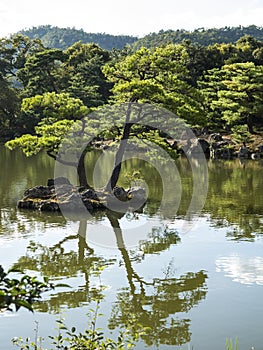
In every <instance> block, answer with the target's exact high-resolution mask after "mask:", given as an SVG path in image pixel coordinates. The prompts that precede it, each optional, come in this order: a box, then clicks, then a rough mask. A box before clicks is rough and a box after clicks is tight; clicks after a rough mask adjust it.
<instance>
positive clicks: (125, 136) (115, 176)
mask: <svg viewBox="0 0 263 350" xmlns="http://www.w3.org/2000/svg"><path fill="white" fill-rule="evenodd" d="M131 108H132V102H130V103H129V105H128V109H127V112H126V120H125V125H124V129H123V133H122V137H121V143H120V146H119V148H118V151H117V153H116V157H115V163H114V169H113V171H112V174H111V177H110V179H109V181H108V183H107V185H106V190H107V191H111V190H112V189H113V188H114V187H115V186H116V184H117V182H118V180H119V176H120V172H121V166H122V159H123V155H124V152H125V150H126V146H127V143H128V140H129V137H130V131H131V127H132V125H133V123H130V116H131Z"/></svg>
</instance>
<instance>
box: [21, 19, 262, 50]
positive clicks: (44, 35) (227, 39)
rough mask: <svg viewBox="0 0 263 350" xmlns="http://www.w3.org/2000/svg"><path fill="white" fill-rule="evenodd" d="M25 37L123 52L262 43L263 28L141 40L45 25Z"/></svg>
mask: <svg viewBox="0 0 263 350" xmlns="http://www.w3.org/2000/svg"><path fill="white" fill-rule="evenodd" d="M19 33H20V34H22V35H25V36H28V37H30V38H31V39H37V38H38V39H40V40H41V41H42V43H43V44H44V45H45V46H46V47H50V48H57V49H62V50H65V49H66V48H67V47H69V46H71V45H73V44H74V43H75V42H77V41H82V42H83V43H96V44H98V45H99V46H100V47H101V48H102V49H105V50H112V49H114V48H115V49H119V50H120V49H123V47H125V46H129V47H130V48H131V49H132V50H138V49H139V48H141V47H147V48H153V47H156V46H163V45H167V44H179V43H181V42H182V41H183V40H191V42H192V43H193V44H196V45H203V46H208V45H212V44H216V43H218V44H222V43H235V42H236V41H237V40H239V39H240V38H241V37H243V36H246V35H249V36H252V37H253V38H255V39H257V40H259V41H262V40H263V28H262V27H258V26H255V25H251V26H248V27H243V26H238V27H223V28H210V29H206V28H198V29H195V30H194V31H188V30H184V29H178V30H160V31H159V32H158V33H150V34H148V35H145V36H144V37H142V38H140V39H139V38H137V37H135V36H129V35H110V34H106V33H86V32H85V31H83V29H75V28H59V27H53V26H51V25H43V26H39V27H33V28H30V29H25V30H21V31H20V32H19Z"/></svg>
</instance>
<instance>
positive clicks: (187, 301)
mask: <svg viewBox="0 0 263 350" xmlns="http://www.w3.org/2000/svg"><path fill="white" fill-rule="evenodd" d="M98 159H99V160H98ZM97 160H98V163H97V164H96V169H97V170H96V178H93V177H92V176H91V175H90V176H89V182H90V183H95V185H96V186H97V187H101V186H103V185H105V183H106V181H107V178H108V175H109V173H110V169H111V160H112V155H111V153H110V152H104V153H103V154H102V153H99V152H93V153H90V154H87V164H86V165H87V172H88V174H91V173H92V171H91V169H93V167H94V164H95V163H96V161H97ZM0 164H1V166H2V169H1V178H0V181H1V185H0V257H1V259H0V264H2V265H3V267H4V268H6V269H7V268H10V267H14V266H15V267H18V268H19V269H21V270H23V271H25V272H26V273H28V274H30V275H36V276H38V277H40V278H41V276H49V277H50V279H51V281H53V282H55V283H58V282H62V283H66V284H68V285H70V286H71V288H65V287H63V288H57V289H55V291H54V290H53V291H50V292H46V293H44V294H43V299H42V300H41V301H40V302H39V303H37V304H35V313H34V314H32V313H30V312H28V311H27V310H23V309H21V310H19V312H17V313H7V312H3V313H2V314H0V349H1V350H2V349H3V350H9V349H12V345H11V339H12V338H13V337H16V336H22V337H24V338H26V337H28V336H29V337H30V338H31V339H34V338H35V331H34V329H36V325H37V328H38V335H39V336H41V337H43V338H44V340H43V345H44V347H47V348H48V347H49V346H50V339H49V338H48V335H54V336H55V335H57V331H56V330H55V328H56V320H57V319H59V318H61V317H63V318H65V323H66V324H67V325H68V326H70V327H71V326H75V327H77V329H78V330H79V331H83V330H84V329H85V327H86V326H87V324H88V321H89V320H90V316H89V315H88V313H89V312H90V309H91V308H93V309H94V308H95V307H96V305H97V304H98V303H99V312H100V313H101V314H103V315H102V316H100V317H98V319H97V322H96V326H97V327H101V328H103V331H104V333H105V334H106V335H107V336H109V337H113V338H114V337H117V334H118V332H119V330H120V329H122V328H123V327H130V328H131V329H132V331H133V332H134V333H136V332H138V331H140V329H141V327H147V328H146V331H145V334H144V335H142V336H141V338H140V339H139V341H138V343H137V345H136V349H145V348H149V349H170V348H171V349H188V348H189V346H193V348H194V349H202V350H206V349H207V350H208V349H209V350H211V349H212V348H213V349H224V348H225V340H226V338H232V339H235V338H236V337H238V339H239V345H240V349H249V348H251V346H254V347H255V349H260V348H261V347H262V344H263V336H262V330H261V328H262V327H261V325H262V321H263V299H262V292H263V200H262V193H263V177H262V170H263V161H262V160H259V161H247V160H245V161H240V160H238V159H236V160H233V161H210V160H209V161H208V163H207V167H208V194H207V197H206V201H205V205H204V208H203V209H202V211H201V213H194V212H193V211H191V212H189V210H188V209H189V205H190V203H191V200H192V194H193V171H197V177H198V176H200V182H199V184H200V186H201V184H202V180H203V179H201V177H202V173H200V174H198V160H197V163H196V165H195V166H196V168H195V169H193V168H192V166H191V165H190V164H189V162H188V160H187V159H179V160H177V161H176V162H175V167H176V176H175V177H174V175H175V174H171V169H170V166H169V164H165V163H164V164H163V165H162V176H160V174H159V173H158V171H157V170H156V169H154V168H153V166H152V165H151V164H150V163H149V162H147V161H145V160H144V159H139V157H137V159H135V158H132V159H128V160H127V161H126V162H125V163H124V166H123V176H122V178H121V181H120V184H121V185H123V187H128V186H129V184H130V183H129V182H130V177H129V174H131V173H132V172H133V170H134V169H135V170H139V171H140V176H141V179H143V182H144V183H146V184H147V187H148V188H147V190H148V200H147V204H146V205H145V206H144V207H143V208H142V209H140V210H138V211H137V212H132V211H128V212H126V213H114V212H111V211H101V212H97V213H94V215H88V216H87V217H85V216H82V217H80V218H79V219H77V218H75V219H74V217H73V218H70V217H68V218H65V217H64V216H63V215H61V214H58V213H44V212H38V211H35V212H33V211H26V210H18V209H17V206H16V203H17V201H18V200H19V199H21V198H22V196H23V193H24V191H25V190H26V189H27V188H30V187H33V186H36V185H43V184H44V185H45V184H46V183H47V180H48V179H49V178H52V177H54V162H53V160H52V159H50V158H48V157H47V156H46V155H45V154H39V155H38V156H35V157H31V158H26V157H25V156H24V155H22V154H21V153H20V152H10V151H8V150H6V149H5V148H3V147H2V148H1V149H0ZM176 179H177V180H178V181H176V183H175V180H176ZM196 186H197V185H196ZM199 193H200V201H201V197H202V189H199ZM175 199H176V200H175ZM195 200H197V201H198V198H195Z"/></svg>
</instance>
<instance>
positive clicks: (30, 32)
mask: <svg viewBox="0 0 263 350" xmlns="http://www.w3.org/2000/svg"><path fill="white" fill-rule="evenodd" d="M19 33H20V34H22V35H25V36H28V37H29V38H31V39H36V38H38V39H40V40H41V41H42V43H43V44H44V45H45V46H46V47H50V48H57V49H62V50H65V49H66V48H67V47H69V46H71V45H73V44H74V43H75V42H77V41H81V42H83V43H84V44H87V43H96V44H98V45H99V46H100V47H101V48H102V49H105V50H112V49H114V48H115V49H122V48H123V47H124V46H125V45H128V44H133V43H134V42H135V41H137V40H138V38H136V37H132V36H129V35H110V34H106V33H86V32H84V31H83V30H82V29H75V28H59V27H53V26H50V25H45V26H39V27H33V28H31V29H25V30H21V31H20V32H19Z"/></svg>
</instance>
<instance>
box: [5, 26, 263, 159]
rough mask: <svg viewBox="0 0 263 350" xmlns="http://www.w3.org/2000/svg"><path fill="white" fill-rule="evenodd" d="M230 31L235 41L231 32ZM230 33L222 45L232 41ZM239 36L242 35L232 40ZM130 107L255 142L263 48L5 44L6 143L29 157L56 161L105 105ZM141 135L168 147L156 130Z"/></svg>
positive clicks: (255, 43) (250, 43)
mask: <svg viewBox="0 0 263 350" xmlns="http://www.w3.org/2000/svg"><path fill="white" fill-rule="evenodd" d="M249 28H250V30H251V31H253V30H255V31H256V32H257V33H261V32H262V30H261V29H260V28H257V27H254V26H251V27H249ZM40 29H41V27H40ZM247 29H248V28H247ZM243 30H245V28H243ZM215 32H216V31H215ZM219 32H220V31H219V30H218V33H219ZM225 32H226V34H227V35H226V38H228V40H229V39H230V35H229V33H230V30H226V31H225ZM163 33H164V32H163ZM196 33H198V34H199V35H200V37H201V36H202V35H204V32H202V31H200V30H198V31H197V32H196ZM208 33H209V31H208ZM222 33H223V31H222V32H221V34H220V35H221V40H219V41H227V40H223V38H222ZM238 33H239V34H241V33H242V30H241V28H239V29H238V28H236V30H235V31H234V32H233V35H232V37H233V38H234V39H236V37H237V36H238ZM123 102H127V103H128V102H139V103H144V102H147V103H150V104H152V105H156V106H160V107H162V108H165V109H166V110H168V111H170V112H172V113H174V114H176V115H177V116H178V117H180V118H181V119H182V120H184V121H185V122H186V123H187V124H188V125H189V126H190V127H192V128H195V129H196V128H199V129H202V130H206V132H207V133H209V132H210V133H211V132H215V131H219V132H222V131H223V132H226V131H227V132H228V133H229V132H230V133H231V132H232V133H234V134H235V135H237V134H240V135H241V136H242V135H243V137H244V138H245V139H246V140H249V137H250V135H252V134H255V133H256V132H257V131H258V130H261V128H262V126H263V42H262V40H259V39H258V38H256V37H254V36H251V35H245V36H242V37H241V38H239V39H238V40H237V41H236V42H234V43H233V42H230V43H227V42H223V43H222V42H218V43H214V44H211V45H201V44H197V43H196V42H192V41H191V40H190V39H189V38H188V39H187V40H186V39H185V40H183V41H181V42H180V43H169V44H167V45H165V43H162V45H160V46H154V47H151V48H147V47H140V48H139V49H133V50H131V48H127V46H126V47H124V48H123V49H113V50H106V49H104V48H102V47H101V46H99V45H98V44H96V43H84V42H82V41H77V42H75V43H73V44H72V45H71V46H68V47H67V48H65V49H61V48H54V47H49V46H47V45H46V43H44V42H42V40H41V39H39V38H36V37H35V38H33V39H32V38H30V37H28V36H25V35H22V34H16V35H13V36H12V37H10V38H2V39H1V40H0V128H1V135H0V137H1V141H2V142H3V141H7V140H10V139H13V138H16V139H15V140H14V141H11V142H9V144H8V146H9V147H10V148H15V147H21V148H22V149H23V150H24V152H25V153H26V154H28V155H30V154H34V153H37V152H38V151H40V150H41V149H45V150H46V151H47V152H48V153H49V154H52V155H53V156H54V157H55V155H54V150H56V149H57V145H58V144H59V142H60V141H61V138H62V137H63V135H65V134H66V133H67V132H68V130H69V128H70V127H71V126H72V125H73V123H76V122H77V121H78V120H80V119H81V118H82V117H83V115H86V114H88V113H89V112H91V111H96V110H98V109H99V108H100V107H101V106H109V107H110V106H114V105H118V104H120V103H123ZM103 123H105V128H106V129H107V130H108V131H110V132H109V133H108V135H105V134H104V135H101V137H104V138H107V137H108V138H111V139H114V138H118V137H120V135H121V130H123V128H124V129H125V127H124V125H123V124H121V122H120V124H119V125H117V127H116V125H115V128H114V129H113V128H112V130H110V129H111V127H110V125H109V123H108V124H107V122H105V120H103V118H102V119H101V125H100V126H101V127H102V128H103V125H102V124H103ZM58 131H59V132H58ZM135 134H136V136H137V137H139V135H141V137H146V138H149V139H151V140H153V141H154V142H158V143H159V144H161V145H163V146H164V147H166V146H167V143H165V142H162V141H161V140H160V139H161V135H158V134H157V132H156V130H155V131H153V130H144V129H140V130H139V129H137V130H136V132H134V135H135ZM163 141H164V140H163Z"/></svg>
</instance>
